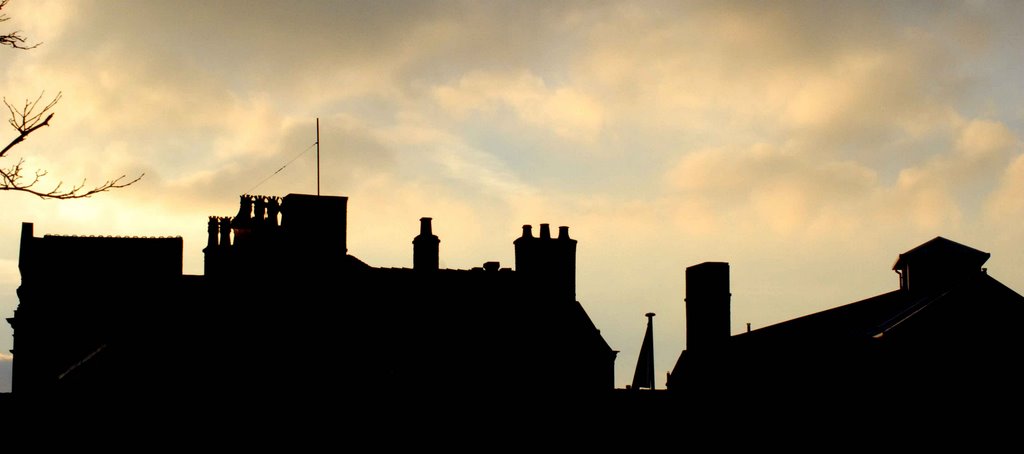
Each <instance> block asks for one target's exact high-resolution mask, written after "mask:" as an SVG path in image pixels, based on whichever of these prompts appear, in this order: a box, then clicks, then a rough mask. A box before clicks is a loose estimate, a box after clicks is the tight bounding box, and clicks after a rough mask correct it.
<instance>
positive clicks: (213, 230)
mask: <svg viewBox="0 0 1024 454" xmlns="http://www.w3.org/2000/svg"><path fill="white" fill-rule="evenodd" d="M219 223H220V220H219V219H218V218H217V217H216V216H210V221H209V222H208V223H207V224H206V234H207V236H206V248H207V249H211V250H212V249H213V248H215V247H217V232H218V228H219V227H220V226H219Z"/></svg>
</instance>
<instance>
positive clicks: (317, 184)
mask: <svg viewBox="0 0 1024 454" xmlns="http://www.w3.org/2000/svg"><path fill="white" fill-rule="evenodd" d="M316 196H317V197H320V117H316Z"/></svg>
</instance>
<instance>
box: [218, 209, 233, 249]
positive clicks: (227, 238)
mask: <svg viewBox="0 0 1024 454" xmlns="http://www.w3.org/2000/svg"><path fill="white" fill-rule="evenodd" d="M219 219H220V246H221V247H228V246H231V218H230V217H228V216H224V217H221V218H219Z"/></svg>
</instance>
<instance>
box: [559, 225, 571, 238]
mask: <svg viewBox="0 0 1024 454" xmlns="http://www.w3.org/2000/svg"><path fill="white" fill-rule="evenodd" d="M558 239H560V240H568V239H569V227H567V226H564V225H563V226H561V227H559V228H558Z"/></svg>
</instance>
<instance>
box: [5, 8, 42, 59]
mask: <svg viewBox="0 0 1024 454" xmlns="http://www.w3.org/2000/svg"><path fill="white" fill-rule="evenodd" d="M9 1H10V0H0V10H2V9H4V7H5V6H7V2H9ZM8 19H10V17H7V15H6V14H0V22H6V21H7V20H8ZM40 44H42V43H35V44H33V45H31V46H26V45H25V37H24V36H21V31H13V32H11V33H7V34H4V35H0V46H11V47H13V48H15V49H24V50H28V49H35V48H36V47H39V45H40Z"/></svg>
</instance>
